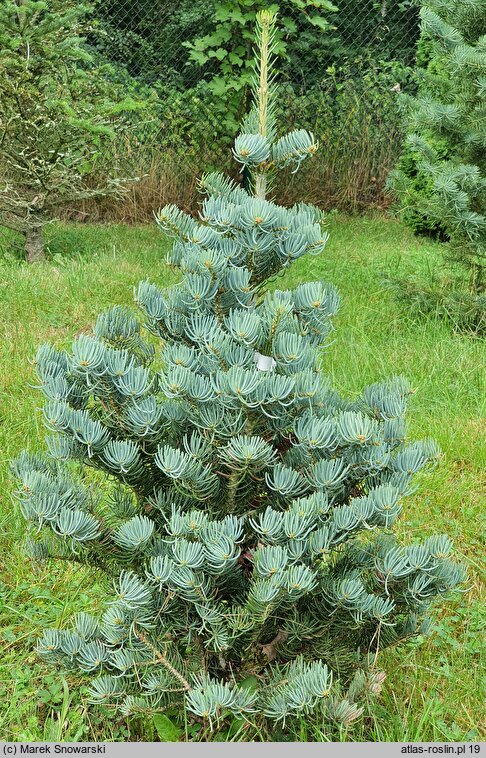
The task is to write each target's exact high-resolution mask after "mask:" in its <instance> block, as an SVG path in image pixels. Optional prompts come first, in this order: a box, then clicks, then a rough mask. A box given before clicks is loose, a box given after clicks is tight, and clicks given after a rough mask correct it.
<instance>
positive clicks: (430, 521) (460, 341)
mask: <svg viewBox="0 0 486 758" xmlns="http://www.w3.org/2000/svg"><path fill="white" fill-rule="evenodd" d="M330 232H331V241H330V243H329V246H328V248H327V254H326V255H324V256H321V257H319V258H307V259H304V260H300V261H298V262H297V263H296V264H295V266H294V267H293V268H292V269H291V270H290V271H289V272H288V273H287V274H286V276H285V277H284V279H283V280H281V281H279V282H278V286H279V287H280V286H282V284H284V285H286V286H294V285H296V284H297V283H298V282H300V281H305V280H311V279H325V280H328V281H331V282H333V283H334V284H335V285H337V287H338V289H339V290H340V292H341V294H342V298H343V303H342V309H341V312H340V315H339V317H338V318H337V319H336V331H335V333H334V334H333V339H334V341H333V344H332V345H331V346H330V347H329V349H328V350H327V352H326V353H325V355H324V358H323V364H324V369H325V371H326V372H327V373H328V374H329V375H330V376H331V377H332V380H333V382H334V384H335V385H336V386H337V387H338V389H340V390H341V391H343V392H345V393H347V394H348V395H349V396H351V397H352V396H353V395H355V394H357V393H359V392H360V390H361V388H362V387H363V385H365V384H367V383H370V382H374V381H378V380H380V379H382V378H384V377H386V376H388V375H390V374H392V373H403V374H405V375H406V376H407V377H408V379H409V380H410V381H411V382H412V384H413V386H414V387H415V389H416V397H415V399H414V402H413V404H412V408H411V412H410V417H409V429H410V436H411V437H424V436H432V437H434V438H435V439H436V440H437V441H438V442H439V444H440V446H441V448H442V450H443V453H444V455H443V460H442V463H441V465H440V466H439V467H438V468H437V469H436V470H435V471H433V472H429V473H427V474H423V475H422V476H421V487H420V489H419V491H418V492H417V493H416V494H415V495H414V496H413V497H412V498H411V499H409V501H408V507H406V508H405V509H404V513H403V515H402V519H401V522H400V526H399V530H400V532H401V533H403V535H404V536H406V537H417V536H419V535H421V534H425V535H429V534H431V533H433V532H447V533H448V534H449V535H451V536H452V537H453V538H454V540H455V544H456V547H457V553H458V556H459V557H460V558H461V560H462V561H463V562H464V563H465V564H466V565H467V567H468V571H469V582H468V591H467V592H466V593H464V594H460V595H459V594H458V595H456V596H455V597H454V598H453V599H452V601H449V602H447V603H446V604H444V606H443V608H439V609H438V611H437V615H436V623H435V625H434V627H433V629H432V634H431V635H430V636H429V637H427V638H425V639H418V640H417V641H414V642H413V643H410V644H407V645H406V646H405V647H402V648H400V649H399V650H396V651H388V652H387V653H386V655H385V656H384V658H383V665H384V667H385V668H386V670H387V671H388V678H387V680H386V687H385V691H384V693H383V696H382V698H381V700H380V701H379V703H378V704H377V706H376V709H375V710H376V712H375V716H374V717H373V718H372V719H370V720H369V721H367V722H366V723H362V724H360V725H358V726H355V727H354V728H353V730H352V731H350V732H349V735H348V738H349V739H356V740H395V741H414V740H415V741H417V740H438V741H442V740H475V739H479V738H480V736H481V730H480V726H479V725H480V723H481V717H482V705H483V692H482V689H481V661H480V655H481V623H482V617H481V605H480V602H481V600H480V591H481V553H482V547H481V533H482V532H484V529H482V528H481V517H482V514H483V513H484V505H485V500H486V498H485V492H486V481H485V478H484V471H485V458H486V447H485V436H486V435H485V432H486V412H485V405H486V393H485V383H484V378H485V369H486V352H485V349H484V343H483V342H480V341H479V340H477V339H474V338H472V337H467V336H461V335H457V334H453V333H452V332H451V330H450V328H449V327H448V326H447V325H446V324H444V323H441V322H439V321H436V320H433V319H428V320H426V321H414V320H412V319H411V318H410V317H409V316H407V313H406V312H405V311H404V308H403V306H400V305H398V304H397V303H395V302H394V300H393V298H392V295H391V293H390V292H389V291H387V290H386V289H385V288H384V285H383V279H384V276H385V274H387V273H388V274H389V273H390V272H391V273H395V272H397V271H398V272H400V273H403V272H407V271H412V270H424V271H425V270H426V269H427V268H433V267H434V265H435V262H436V261H437V257H438V248H437V245H435V244H434V243H431V242H427V241H423V240H417V239H416V238H414V237H413V236H412V235H411V234H410V233H409V232H408V231H407V230H406V229H405V228H404V227H403V226H401V225H400V224H398V223H397V222H394V221H391V220H384V219H379V218H378V219H362V218H360V219H351V220H350V219H346V218H335V219H333V220H332V222H331V225H330ZM49 247H50V249H51V252H52V256H53V259H52V262H51V263H49V264H45V265H38V266H35V267H30V268H29V267H27V266H26V265H25V264H23V263H21V262H20V261H19V260H17V259H16V258H15V257H14V255H13V254H11V253H10V252H9V241H8V238H5V237H3V238H1V237H0V330H1V339H0V370H1V374H0V376H1V380H0V527H1V532H0V534H1V541H0V649H1V658H0V692H1V697H0V739H3V740H17V741H19V740H41V739H52V740H56V741H57V740H62V739H64V740H70V741H74V740H83V739H84V740H90V739H100V740H102V739H107V740H109V739H115V740H123V739H125V738H128V737H130V736H132V738H136V737H137V736H140V733H141V732H140V730H141V729H142V728H143V729H145V731H144V732H143V739H154V738H155V737H154V735H153V734H152V733H151V731H150V728H148V730H147V726H146V725H145V726H141V725H140V723H139V722H137V721H136V720H131V721H125V720H123V719H121V720H119V721H116V720H115V719H110V720H108V721H107V720H105V719H103V718H101V717H100V715H99V714H97V713H96V712H94V711H92V710H87V709H86V708H85V706H84V705H83V703H82V700H81V699H80V697H79V691H78V688H77V686H76V682H75V681H74V680H70V681H69V682H64V681H63V679H62V677H60V675H59V673H57V672H53V671H52V670H50V669H48V668H46V667H45V666H44V665H43V664H42V663H41V662H39V661H38V660H37V658H36V655H35V653H34V652H33V646H34V644H35V638H36V635H37V634H39V632H40V630H41V629H42V628H43V627H45V626H48V625H51V624H56V623H62V622H63V620H64V619H65V618H66V617H68V616H70V615H71V614H72V613H73V612H75V611H77V610H81V609H87V608H89V607H93V605H94V606H99V605H100V603H101V600H102V596H103V588H102V587H100V586H99V585H98V584H97V580H96V577H94V576H91V575H89V574H86V573H84V572H83V571H81V570H80V569H79V568H78V567H69V566H67V565H64V566H62V567H48V568H41V569H39V568H36V567H35V566H33V565H31V563H30V562H28V561H27V560H26V558H25V557H24V555H23V552H22V548H21V546H20V544H19V540H20V538H21V537H22V532H23V524H22V518H21V516H20V514H19V512H18V509H17V508H16V507H15V505H13V503H12V497H11V490H12V483H11V481H10V480H9V474H8V461H9V459H11V458H12V457H14V456H15V455H16V453H18V452H19V451H20V450H21V449H22V448H23V447H25V446H28V447H31V448H35V447H37V446H38V445H40V444H41V441H42V436H43V431H42V425H41V422H40V414H39V410H38V408H39V405H40V401H41V397H40V393H39V392H38V391H36V390H35V389H34V388H33V387H32V384H35V380H34V374H33V370H32V366H31V364H30V363H29V361H30V360H31V359H32V357H33V355H34V352H35V348H36V346H37V345H38V344H39V343H40V342H43V341H45V340H51V341H54V342H56V344H57V345H68V344H69V342H70V340H71V339H72V337H73V336H74V335H76V334H78V333H79V332H81V331H84V330H86V329H87V328H89V327H90V326H91V325H92V324H93V323H94V320H95V318H96V315H97V314H98V312H99V311H100V310H102V309H103V308H105V307H107V306H109V305H112V304H114V303H131V301H132V292H133V285H134V284H136V283H137V282H138V281H139V280H140V279H145V278H150V279H151V280H152V281H154V282H156V283H158V284H159V285H161V286H166V285H167V284H170V283H171V282H173V281H175V275H174V273H172V272H171V271H169V270H168V269H167V268H166V267H165V265H164V255H165V252H166V250H167V241H166V240H165V239H164V237H163V236H162V235H161V233H160V232H158V231H157V229H156V228H155V226H153V227H152V226H149V227H131V228H127V227H122V226H81V225H79V226H75V225H63V226H54V227H52V228H51V229H50V230H49ZM2 251H3V257H2ZM483 627H484V620H483ZM292 736H293V738H294V739H298V740H312V739H325V737H324V736H323V735H321V734H320V732H319V725H318V724H316V723H313V722H312V720H307V721H302V723H301V725H300V727H299V728H298V729H297V731H296V732H295V733H294V734H293V735H292ZM345 738H346V735H345V734H343V735H342V739H345Z"/></svg>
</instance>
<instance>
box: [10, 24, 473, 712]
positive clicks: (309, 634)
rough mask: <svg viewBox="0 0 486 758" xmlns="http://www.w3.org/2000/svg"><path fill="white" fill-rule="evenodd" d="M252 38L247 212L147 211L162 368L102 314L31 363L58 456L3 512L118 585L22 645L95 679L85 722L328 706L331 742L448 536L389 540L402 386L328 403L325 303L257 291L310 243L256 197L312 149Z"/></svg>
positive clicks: (425, 446)
mask: <svg viewBox="0 0 486 758" xmlns="http://www.w3.org/2000/svg"><path fill="white" fill-rule="evenodd" d="M257 19H258V24H259V45H260V64H259V66H258V67H257V69H258V70H257V80H256V81H255V82H254V92H255V99H256V102H255V104H254V107H253V109H252V111H251V113H250V115H249V117H248V118H247V120H246V122H245V124H244V127H243V131H242V133H241V134H240V135H239V136H238V138H237V139H236V142H235V146H234V154H235V157H236V158H237V160H238V161H239V162H240V163H243V164H245V165H247V166H248V167H249V169H250V171H251V173H252V183H253V188H254V190H253V191H252V192H247V191H245V190H244V189H241V188H240V187H239V186H238V185H236V184H235V183H234V182H232V181H231V180H229V179H227V178H225V177H224V176H222V175H220V174H210V175H207V176H205V177H204V178H203V180H202V182H201V187H202V189H204V191H205V192H206V193H207V197H206V199H205V200H204V202H203V204H202V208H201V213H200V221H196V220H195V219H194V218H192V217H190V216H188V215H186V214H184V213H182V212H181V211H179V210H178V209H177V208H176V207H175V206H169V207H166V208H164V209H162V210H161V211H160V212H159V214H158V217H157V218H158V223H159V225H160V226H161V228H162V229H163V230H164V232H165V233H167V234H169V235H170V236H172V237H173V238H174V240H175V243H174V247H173V250H172V252H171V255H170V262H171V263H172V264H174V265H175V266H177V267H178V268H179V269H180V271H181V273H182V280H181V282H180V283H179V284H177V285H175V286H174V287H171V288H169V289H167V290H165V291H161V290H160V289H158V288H157V287H156V286H155V285H154V284H151V283H149V282H147V281H145V282H142V283H141V284H140V285H139V287H138V289H137V291H136V299H137V301H138V303H139V305H140V307H141V309H142V312H143V314H144V320H145V324H146V327H147V328H148V330H149V331H150V332H151V333H152V335H154V336H155V337H156V338H157V339H160V340H161V341H162V351H161V353H160V355H155V353H154V349H153V346H152V343H151V342H148V341H146V340H145V339H143V337H142V332H141V328H140V324H139V323H138V321H137V320H136V318H135V317H134V315H133V314H132V313H131V312H130V311H129V310H128V309H126V308H123V307H119V306H115V307H113V308H111V309H109V310H108V311H107V312H106V313H103V314H102V315H100V316H99V318H98V320H97V322H96V326H95V329H94V334H92V335H87V334H83V335H80V336H79V337H77V338H76V339H75V341H74V344H73V347H72V350H71V351H69V352H67V351H63V350H61V351H59V350H56V349H55V348H54V347H53V346H51V345H44V346H42V347H41V348H40V349H39V351H38V354H37V372H38V376H39V381H40V386H41V388H42V391H43V392H44V394H45V395H46V396H47V398H48V400H47V404H46V405H45V407H44V411H43V413H44V419H45V423H46V425H47V427H48V429H50V430H51V431H52V432H53V435H52V436H50V437H48V439H47V444H48V448H49V453H48V454H46V455H44V454H32V453H27V452H25V453H24V454H22V455H21V456H20V458H19V459H18V460H17V461H16V463H15V471H16V473H17V475H18V477H19V478H20V480H21V486H20V488H19V490H18V497H19V500H20V505H21V509H22V512H23V514H24V516H25V518H26V519H27V520H28V523H29V524H30V525H31V526H32V532H33V533H32V536H31V549H32V551H33V554H34V555H36V556H37V557H38V558H41V559H43V560H56V559H57V558H64V559H66V558H67V559H71V560H75V561H79V562H80V563H83V564H87V565H91V566H97V567H99V568H100V569H102V570H103V571H105V572H106V574H107V576H108V577H111V578H113V579H114V583H115V587H116V589H115V596H114V597H113V599H112V600H111V601H110V603H109V604H108V605H107V608H106V611H105V613H104V614H103V616H102V618H101V619H97V618H94V617H92V616H89V615H86V614H84V613H81V614H78V616H77V617H76V619H75V621H74V626H73V628H70V629H48V630H46V631H45V633H44V635H43V637H42V638H41V639H40V640H39V643H38V651H39V653H40V654H41V655H42V656H44V657H45V659H46V660H48V661H52V662H53V663H56V664H61V665H62V666H64V667H67V668H68V669H70V670H76V671H81V672H84V674H85V675H86V677H88V678H90V679H91V680H92V681H91V686H90V693H91V695H90V697H91V700H92V702H94V703H98V704H104V705H106V706H112V707H114V708H121V710H122V711H123V712H124V713H126V714H129V713H137V712H143V713H157V712H161V711H164V710H165V711H167V710H168V711H171V710H172V711H173V710H174V709H177V708H178V707H180V704H181V703H182V702H185V705H186V707H187V709H188V711H189V712H190V713H192V714H194V716H195V717H198V718H200V719H204V720H206V721H207V722H209V724H213V725H215V724H217V723H218V722H220V721H221V720H222V719H224V718H225V717H227V716H228V715H233V716H238V717H244V718H247V719H250V718H257V719H263V718H266V719H270V720H274V721H281V722H282V721H285V720H286V719H289V718H291V717H293V716H295V715H298V714H300V713H302V712H306V711H310V710H311V709H314V708H316V707H321V708H322V716H323V718H324V719H327V721H328V722H337V723H348V722H350V721H352V720H353V719H355V718H357V717H358V716H359V715H360V713H361V707H362V706H361V705H360V700H361V698H362V696H363V693H364V692H376V691H377V690H378V689H379V686H380V683H381V681H382V675H381V673H380V672H378V671H377V670H376V669H375V668H374V661H375V658H376V655H377V654H378V652H379V650H381V649H383V648H386V647H387V646H389V645H393V644H397V643H399V642H400V641H401V640H403V639H406V638H408V637H410V636H412V635H414V634H417V633H418V632H419V630H421V629H423V623H424V617H425V616H426V612H427V609H428V607H429V605H430V604H431V602H432V601H433V600H434V598H436V597H437V596H440V595H442V594H443V593H445V592H447V591H448V590H449V589H451V588H452V587H454V586H455V585H456V584H457V583H458V582H460V581H461V580H462V577H463V574H462V571H461V570H460V568H459V567H458V566H457V565H456V564H455V563H454V562H453V561H451V560H450V559H449V557H448V554H449V552H450V549H451V543H450V541H449V540H448V539H447V538H446V537H428V538H427V539H424V540H421V541H420V542H416V543H414V544H411V545H408V546H403V545H401V544H400V543H399V542H398V541H397V540H396V539H395V537H394V536H393V535H392V531H391V530H392V526H393V524H394V523H395V521H396V519H397V518H398V516H399V514H400V511H401V509H402V500H403V497H404V496H405V495H406V494H407V493H409V492H410V491H411V487H412V485H411V482H412V479H413V476H414V474H415V473H416V472H418V471H419V470H420V469H422V468H423V467H424V466H427V465H429V464H432V463H433V462H434V461H435V460H436V459H437V456H438V451H437V448H436V446H435V445H434V443H433V442H431V441H430V440H426V441H423V442H412V443H405V440H404V437H405V424H404V413H405V408H406V405H407V399H408V397H409V395H410V394H411V390H410V387H409V385H408V384H407V382H406V381H405V380H403V379H398V378H395V379H391V380H388V381H385V382H383V383H381V384H374V385H371V386H370V387H368V388H366V390H365V391H364V393H363V395H362V397H360V398H359V399H358V400H356V401H354V402H349V401H346V400H344V399H343V398H341V397H340V396H339V395H338V393H337V392H336V391H334V390H333V389H332V388H331V387H330V385H329V382H328V381H327V380H326V379H325V378H324V377H323V375H322V373H321V368H320V363H321V349H322V348H323V346H324V344H325V343H326V340H327V337H328V334H329V329H330V319H331V317H332V316H333V314H334V313H335V312H336V310H337V308H338V304H339V298H338V295H337V292H336V291H335V289H334V288H333V287H332V286H330V285H328V284H325V283H323V282H306V283H302V284H299V285H298V286H297V287H296V288H295V289H293V290H288V289H284V290H281V289H272V290H269V291H265V283H266V281H267V280H268V279H269V277H271V276H273V275H275V274H277V273H278V272H280V271H282V270H283V269H285V268H286V267H288V266H290V265H291V264H292V263H293V262H294V261H295V260H296V259H298V258H299V257H301V256H303V255H305V254H312V253H313V254H320V253H322V251H323V250H324V247H325V244H326V238H327V235H326V233H325V232H324V231H323V229H322V227H321V220H322V219H321V213H320V212H319V211H318V210H317V209H315V208H313V207H312V206H308V205H304V204H298V205H296V206H295V207H292V208H284V207H281V206H278V205H276V204H275V203H273V202H271V201H270V200H268V199H267V198H266V192H267V190H268V187H269V182H270V179H271V177H272V174H273V173H274V172H275V170H276V169H277V168H278V167H279V166H282V165H289V164H290V165H292V166H294V167H295V169H297V168H298V167H299V165H300V163H301V162H302V161H303V160H304V159H305V158H306V157H307V156H309V155H311V154H312V153H313V152H314V150H315V148H316V145H315V144H314V140H313V137H312V135H311V134H309V133H308V132H305V131H297V132H291V133H289V134H286V135H284V136H282V137H278V136H277V134H276V125H275V120H274V100H275V92H274V89H273V87H272V86H271V85H269V67H270V64H271V58H270V53H271V45H272V31H273V29H274V23H275V22H274V17H273V16H272V15H271V14H269V13H268V12H262V13H261V14H259V16H258V17H257ZM270 79H271V76H270ZM76 467H78V468H79V470H80V471H84V472H85V474H86V473H87V471H88V469H96V471H97V474H96V476H95V478H94V479H93V478H92V477H91V476H89V475H85V476H84V477H80V476H79V475H77V474H76Z"/></svg>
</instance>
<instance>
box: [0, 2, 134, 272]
mask: <svg viewBox="0 0 486 758" xmlns="http://www.w3.org/2000/svg"><path fill="white" fill-rule="evenodd" d="M87 10H88V8H87V6H86V5H84V4H83V3H77V2H73V0H67V2H66V1H65V0H62V1H61V0H49V2H47V1H46V0H4V2H2V3H1V4H0V223H1V224H3V225H4V226H7V227H10V228H12V229H14V230H16V231H18V232H20V233H21V234H22V235H24V238H25V255H26V258H27V260H28V261H29V262H33V261H38V260H42V259H43V258H44V246H43V239H42V229H43V227H44V226H45V224H46V223H48V222H49V221H50V220H51V219H52V218H53V216H54V215H55V213H56V211H57V209H58V208H60V207H62V206H65V205H66V204H69V203H74V202H76V201H77V200H81V199H84V198H90V197H98V196H103V195H108V194H112V193H118V192H120V191H121V182H120V181H118V180H117V179H115V178H108V179H107V180H100V179H99V178H97V176H96V174H95V171H94V169H95V159H96V157H97V156H98V155H99V154H100V153H101V152H102V151H103V149H104V148H107V147H108V145H109V144H110V143H111V141H112V140H113V137H114V135H115V133H116V131H117V129H118V128H119V127H120V126H121V124H122V121H123V116H122V113H123V112H124V111H126V110H127V109H131V108H132V107H134V105H135V104H134V103H132V102H130V101H128V100H125V101H123V102H122V101H121V100H120V101H119V102H115V101H114V100H113V99H112V97H111V94H113V93H111V94H110V90H109V88H108V85H107V84H106V83H105V80H104V78H103V76H102V75H101V72H100V71H99V70H96V69H95V68H94V67H93V65H92V64H93V61H92V58H91V56H90V55H89V53H88V50H87V48H86V47H85V45H84V43H83V37H82V31H83V24H84V19H85V18H86V14H87Z"/></svg>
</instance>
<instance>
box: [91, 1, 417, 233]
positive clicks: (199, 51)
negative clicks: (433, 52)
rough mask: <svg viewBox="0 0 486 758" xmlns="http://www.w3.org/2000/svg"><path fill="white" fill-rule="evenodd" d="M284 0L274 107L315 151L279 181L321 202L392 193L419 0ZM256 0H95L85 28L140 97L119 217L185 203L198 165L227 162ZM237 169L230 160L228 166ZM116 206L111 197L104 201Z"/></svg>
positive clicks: (358, 202) (287, 197) (242, 101)
mask: <svg viewBox="0 0 486 758" xmlns="http://www.w3.org/2000/svg"><path fill="white" fill-rule="evenodd" d="M335 1H336V4H337V6H338V7H337V8H336V7H335V6H334V7H333V6H332V5H331V3H330V2H329V3H323V2H322V1H321V2H315V3H311V2H306V0H281V2H279V3H275V4H274V5H275V6H276V5H278V6H279V19H280V37H279V51H280V54H279V56H278V59H277V66H278V78H279V81H280V84H281V89H280V102H279V108H280V118H281V121H282V126H283V128H285V129H288V128H292V127H296V128H298V127H301V126H302V127H304V126H305V127H306V128H309V129H311V130H313V132H314V135H315V137H316V138H317V139H318V140H319V143H320V151H319V157H318V158H317V159H316V160H314V161H313V162H310V163H309V166H308V167H306V169H305V171H303V172H302V173H300V174H298V175H296V177H289V181H286V182H283V183H282V186H283V187H285V192H282V196H281V197H280V199H281V200H284V201H288V202H291V201H292V200H293V199H294V198H295V197H296V196H298V197H299V198H302V196H304V198H305V199H306V200H308V201H312V202H315V203H317V204H319V205H320V206H322V207H324V208H333V207H336V208H339V209H343V210H349V211H356V210H360V209H364V208H367V207H370V206H375V207H376V206H380V205H383V204H384V203H385V202H386V196H385V194H384V184H385V180H386V176H387V174H388V172H389V170H390V168H391V167H392V166H393V165H394V164H395V162H396V160H397V158H398V155H399V150H400V143H401V138H402V128H401V114H400V106H399V102H398V98H397V92H398V91H400V89H402V88H403V87H404V86H406V85H407V82H408V81H409V79H410V66H411V65H413V61H414V56H415V47H416V42H417V37H418V31H419V30H418V8H417V6H416V4H415V2H414V0H404V1H403V2H402V1H400V0H381V1H380V2H374V0H335ZM265 5H267V4H266V3H261V2H258V1H257V0H255V2H253V3H252V2H250V1H249V0H244V1H242V2H239V1H238V0H138V1H135V0H122V2H118V1H117V0H97V3H96V5H95V9H94V25H93V28H94V31H93V34H92V37H91V39H90V41H91V45H92V46H93V47H94V48H95V49H96V50H97V52H98V54H99V56H100V58H101V59H102V60H104V61H108V62H109V63H110V64H111V66H112V75H113V76H114V77H115V78H116V79H117V80H118V81H119V82H121V83H122V84H123V86H124V87H125V88H126V90H127V92H130V93H131V94H133V95H134V96H136V97H139V98H141V99H144V100H145V101H146V102H147V107H146V109H144V111H143V112H142V113H141V114H138V116H137V118H136V120H135V121H134V124H133V126H132V128H131V131H130V138H129V139H127V141H126V144H124V145H123V146H119V155H118V156H117V158H118V160H120V161H121V162H122V164H123V168H124V170H126V171H127V172H131V173H135V174H137V175H143V177H144V178H143V180H142V181H140V182H137V183H136V184H134V185H133V187H132V190H131V203H130V202H128V203H127V204H124V210H123V213H124V217H125V218H129V219H130V220H143V219H144V218H146V217H148V216H149V215H150V212H151V210H152V209H153V208H154V207H156V206H157V205H158V204H160V203H163V202H167V201H177V202H178V203H179V204H182V205H185V206H186V207H188V208H190V207H193V206H194V201H195V196H196V194H195V193H196V178H197V176H198V175H200V174H201V173H202V172H203V171H204V170H208V169H211V168H214V167H216V166H217V167H221V168H225V169H229V170H231V164H230V163H229V161H228V157H229V156H230V149H229V147H230V145H231V141H232V139H233V137H234V134H235V131H236V128H237V124H238V122H239V120H240V118H241V116H242V115H243V114H244V112H245V110H246V108H247V107H248V87H247V84H246V82H247V79H246V78H245V77H247V74H248V68H247V62H248V61H249V60H250V58H251V42H252V40H251V29H252V22H251V19H252V14H254V12H255V10H258V9H259V7H262V6H263V7H265ZM233 170H234V169H233ZM100 213H103V214H108V215H110V216H112V215H113V214H114V213H115V209H114V208H109V207H108V206H106V207H104V208H101V209H100Z"/></svg>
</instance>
